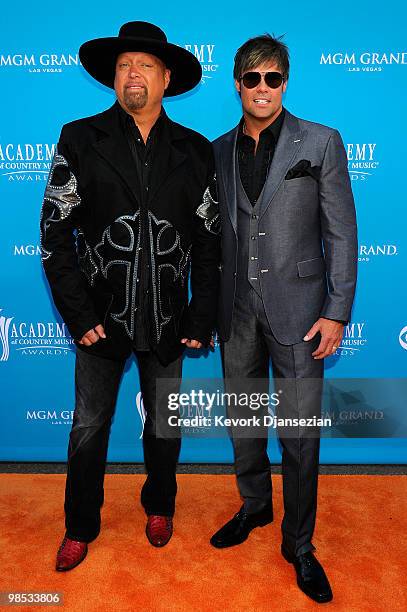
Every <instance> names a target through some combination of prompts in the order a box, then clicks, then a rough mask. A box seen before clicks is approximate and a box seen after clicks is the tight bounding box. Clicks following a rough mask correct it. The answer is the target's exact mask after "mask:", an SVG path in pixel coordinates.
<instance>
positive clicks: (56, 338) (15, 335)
mask: <svg viewBox="0 0 407 612" xmlns="http://www.w3.org/2000/svg"><path fill="white" fill-rule="evenodd" d="M73 347H74V341H73V338H72V337H71V335H70V334H69V332H68V330H67V328H66V325H65V323H58V322H57V321H46V322H45V321H17V320H16V319H15V317H8V316H5V314H3V311H2V310H1V309H0V362H2V361H8V360H9V359H10V358H11V352H13V353H15V354H16V355H22V356H24V357H56V356H64V355H68V353H69V352H70V351H72V350H73Z"/></svg>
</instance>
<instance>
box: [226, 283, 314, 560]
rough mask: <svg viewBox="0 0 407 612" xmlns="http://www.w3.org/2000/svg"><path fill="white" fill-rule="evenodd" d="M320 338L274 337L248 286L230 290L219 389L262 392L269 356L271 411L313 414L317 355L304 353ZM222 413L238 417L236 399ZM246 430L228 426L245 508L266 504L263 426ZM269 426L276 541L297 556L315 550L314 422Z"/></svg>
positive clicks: (266, 462)
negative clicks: (275, 438)
mask: <svg viewBox="0 0 407 612" xmlns="http://www.w3.org/2000/svg"><path fill="white" fill-rule="evenodd" d="M320 338H321V337H320V334H317V336H316V337H315V338H314V339H313V340H311V341H308V342H305V341H303V342H301V343H300V344H295V345H292V346H284V345H282V344H280V343H279V342H277V340H276V338H275V337H274V336H273V334H272V332H271V330H270V326H269V324H268V321H267V318H266V314H265V311H264V306H263V301H262V299H261V297H260V296H259V295H258V294H257V293H256V291H254V289H252V288H250V289H249V290H248V291H247V292H245V294H244V295H240V296H239V295H237V296H236V301H235V306H234V316H233V322H232V330H231V337H230V339H229V340H228V341H227V342H225V343H223V344H222V346H221V349H222V363H223V369H224V376H225V388H226V391H227V392H236V388H237V387H239V389H240V390H241V389H242V386H244V385H246V387H247V389H249V390H250V389H254V388H256V390H257V391H259V392H266V393H267V392H268V379H269V365H270V360H271V365H272V371H273V377H274V378H275V380H276V381H278V382H277V387H278V389H277V390H278V391H283V393H281V395H280V397H279V406H277V409H276V412H277V416H284V417H288V418H290V417H291V418H307V417H308V418H310V417H312V416H315V417H316V418H319V417H320V415H321V393H322V378H323V360H315V359H314V358H313V357H312V355H311V353H312V352H313V351H315V349H316V347H317V346H318V344H319V341H320ZM254 379H259V381H258V384H256V383H253V380H254ZM229 414H230V416H234V414H239V416H242V414H241V409H239V408H238V407H236V406H235V407H233V406H230V407H229ZM261 422H263V421H261ZM288 430H290V434H288ZM252 431H253V436H252V437H250V436H246V435H243V433H242V431H239V432H237V431H236V430H233V429H232V430H231V436H232V443H233V449H234V456H235V471H236V477H237V484H238V488H239V491H240V494H241V496H242V498H243V500H244V508H245V510H246V512H248V513H256V512H259V511H262V510H265V509H270V508H272V482H271V472H270V461H269V458H268V455H267V428H266V427H264V428H263V430H262V429H261V428H256V430H255V431H254V428H253V429H252ZM277 431H278V435H279V441H280V443H281V445H282V476H283V495H284V518H283V521H282V525H281V529H282V536H283V546H284V547H285V548H286V549H287V551H288V552H289V553H290V554H293V555H300V554H303V553H305V552H307V551H309V550H315V547H314V546H313V544H312V542H311V539H312V535H313V532H314V527H315V519H316V509H317V483H318V465H319V443H320V439H319V428H313V429H308V428H306V427H298V429H293V428H286V429H283V430H282V431H283V433H282V432H281V430H280V429H277Z"/></svg>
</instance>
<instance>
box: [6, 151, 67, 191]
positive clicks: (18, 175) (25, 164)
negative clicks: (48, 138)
mask: <svg viewBox="0 0 407 612" xmlns="http://www.w3.org/2000/svg"><path fill="white" fill-rule="evenodd" d="M55 147H56V145H55V144H46V143H45V144H44V143H35V144H34V143H32V144H31V143H24V144H22V143H17V144H15V143H1V142H0V175H2V176H3V177H4V179H5V180H7V181H8V182H9V183H33V182H38V181H47V180H48V174H49V171H50V168H51V162H52V158H53V156H54V151H55Z"/></svg>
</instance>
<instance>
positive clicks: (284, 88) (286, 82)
mask: <svg viewBox="0 0 407 612" xmlns="http://www.w3.org/2000/svg"><path fill="white" fill-rule="evenodd" d="M287 84H288V81H284V83H283V89H282V92H283V93H285V90H286V89H287Z"/></svg>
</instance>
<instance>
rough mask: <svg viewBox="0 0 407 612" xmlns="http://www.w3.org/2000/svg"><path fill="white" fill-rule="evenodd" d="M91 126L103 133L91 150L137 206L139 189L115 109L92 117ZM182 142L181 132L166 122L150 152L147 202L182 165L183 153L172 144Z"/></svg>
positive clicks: (132, 161) (176, 126) (177, 127)
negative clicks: (103, 161)
mask: <svg viewBox="0 0 407 612" xmlns="http://www.w3.org/2000/svg"><path fill="white" fill-rule="evenodd" d="M92 123H93V125H94V126H95V127H96V128H97V129H99V130H102V131H103V132H104V135H103V136H102V138H100V139H99V140H98V141H97V142H95V143H94V144H93V147H94V148H95V150H96V151H97V153H98V154H99V155H100V156H101V157H103V159H104V160H105V161H106V162H107V163H108V164H109V165H110V166H111V167H112V168H113V169H114V170H115V171H116V172H117V173H118V174H119V175H120V177H121V178H122V180H123V181H124V182H125V184H126V185H127V187H128V188H129V189H130V192H131V194H132V195H133V197H134V198H135V200H136V201H137V202H138V200H139V196H138V194H139V189H140V185H139V180H138V177H137V170H136V168H135V165H134V160H133V157H132V154H131V151H130V147H129V144H128V142H127V140H126V137H125V135H124V133H123V129H122V126H121V125H120V118H119V114H118V112H117V109H116V108H115V105H114V106H112V107H111V108H110V109H109V110H107V111H105V112H104V113H101V114H100V115H97V116H96V117H94V119H93V121H92ZM183 138H185V132H184V131H183V130H182V128H181V127H180V126H179V125H178V124H176V123H174V122H173V121H171V120H170V119H168V118H167V121H166V122H165V123H164V126H163V130H162V133H161V135H160V136H159V142H158V143H157V147H156V149H155V152H154V160H153V167H152V170H151V192H150V198H152V197H153V196H154V194H155V193H156V192H157V191H158V189H159V188H160V187H161V186H162V184H163V183H164V182H165V181H166V180H167V178H168V177H169V175H170V174H171V173H172V172H173V171H174V170H175V168H177V167H178V166H179V165H180V164H182V163H183V162H184V161H185V159H186V155H185V153H183V152H182V151H180V150H179V149H178V148H177V146H176V141H179V140H181V139H183Z"/></svg>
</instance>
